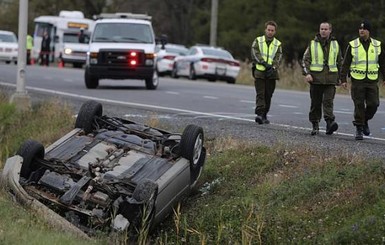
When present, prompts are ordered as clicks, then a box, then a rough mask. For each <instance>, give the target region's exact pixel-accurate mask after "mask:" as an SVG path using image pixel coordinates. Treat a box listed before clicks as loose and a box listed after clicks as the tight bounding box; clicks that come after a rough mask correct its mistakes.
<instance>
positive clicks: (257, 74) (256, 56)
mask: <svg viewBox="0 0 385 245" xmlns="http://www.w3.org/2000/svg"><path fill="white" fill-rule="evenodd" d="M265 38H266V43H267V45H268V46H269V45H270V43H271V42H272V41H273V39H270V40H269V39H268V38H267V37H266V36H265ZM281 59H282V46H279V48H278V50H277V53H276V54H275V56H274V59H273V64H272V65H273V67H274V68H275V72H274V74H273V76H272V77H270V78H269V79H274V80H278V79H279V75H278V67H279V64H280V63H281ZM251 61H252V62H253V66H254V67H255V64H256V63H259V64H261V63H263V62H264V60H263V58H262V55H261V51H260V50H259V45H258V40H257V38H255V40H254V42H253V44H252V45H251ZM253 70H254V69H253ZM253 76H254V78H260V79H265V78H266V77H265V72H264V71H258V70H255V71H254V75H253Z"/></svg>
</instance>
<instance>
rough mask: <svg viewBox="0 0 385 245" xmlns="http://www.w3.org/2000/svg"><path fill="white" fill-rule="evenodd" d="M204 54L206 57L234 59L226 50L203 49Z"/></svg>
mask: <svg viewBox="0 0 385 245" xmlns="http://www.w3.org/2000/svg"><path fill="white" fill-rule="evenodd" d="M202 52H203V54H205V55H210V56H218V57H222V58H226V59H233V56H232V55H231V54H230V53H229V52H227V51H226V50H220V49H212V48H202Z"/></svg>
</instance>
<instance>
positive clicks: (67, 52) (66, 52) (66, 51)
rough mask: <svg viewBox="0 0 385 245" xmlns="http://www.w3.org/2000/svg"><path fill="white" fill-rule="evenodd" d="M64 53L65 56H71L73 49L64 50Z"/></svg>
mask: <svg viewBox="0 0 385 245" xmlns="http://www.w3.org/2000/svg"><path fill="white" fill-rule="evenodd" d="M64 53H65V54H71V53H72V49H70V48H66V49H64Z"/></svg>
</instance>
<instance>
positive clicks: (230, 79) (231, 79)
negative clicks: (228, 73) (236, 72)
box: [226, 78, 235, 84]
mask: <svg viewBox="0 0 385 245" xmlns="http://www.w3.org/2000/svg"><path fill="white" fill-rule="evenodd" d="M226 82H227V83H230V84H234V83H235V78H228V79H227V80H226Z"/></svg>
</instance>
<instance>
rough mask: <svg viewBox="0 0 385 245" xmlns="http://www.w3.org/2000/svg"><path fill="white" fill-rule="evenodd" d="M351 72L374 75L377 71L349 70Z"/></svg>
mask: <svg viewBox="0 0 385 245" xmlns="http://www.w3.org/2000/svg"><path fill="white" fill-rule="evenodd" d="M351 72H354V73H358V74H368V75H376V74H378V71H361V70H351Z"/></svg>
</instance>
